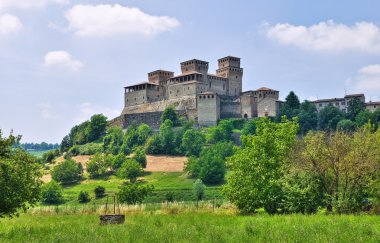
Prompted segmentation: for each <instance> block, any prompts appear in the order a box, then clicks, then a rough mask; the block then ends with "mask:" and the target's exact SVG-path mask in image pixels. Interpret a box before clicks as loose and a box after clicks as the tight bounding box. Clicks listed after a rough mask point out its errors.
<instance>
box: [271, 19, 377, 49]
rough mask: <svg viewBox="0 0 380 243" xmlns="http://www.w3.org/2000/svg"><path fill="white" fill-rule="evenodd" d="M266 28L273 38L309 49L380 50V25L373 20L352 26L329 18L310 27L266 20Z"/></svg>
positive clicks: (282, 42) (286, 43)
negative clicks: (267, 21) (273, 23)
mask: <svg viewBox="0 0 380 243" xmlns="http://www.w3.org/2000/svg"><path fill="white" fill-rule="evenodd" d="M264 30H265V32H266V36H267V37H268V38H269V39H272V40H275V41H277V42H279V43H280V44H283V45H293V46H297V47H300V48H303V49H307V50H314V51H345V50H358V51H363V52H368V53H377V54H379V53H380V28H379V27H378V26H377V25H375V24H374V23H371V22H358V23H355V24H354V25H352V26H348V25H344V24H337V23H335V22H334V21H332V20H329V21H327V22H320V23H318V24H315V25H312V26H309V27H307V26H303V25H298V26H296V25H292V24H289V23H279V24H276V25H274V26H271V25H269V24H265V25H264Z"/></svg>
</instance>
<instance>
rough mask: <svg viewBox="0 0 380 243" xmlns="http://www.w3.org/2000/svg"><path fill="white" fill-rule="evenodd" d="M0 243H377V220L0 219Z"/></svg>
mask: <svg viewBox="0 0 380 243" xmlns="http://www.w3.org/2000/svg"><path fill="white" fill-rule="evenodd" d="M0 239H1V242H218V243H219V242H379V241H380V217H379V216H352V215H345V216H338V215H329V216H326V215H313V216H305V215H285V216H268V215H264V214H263V215H261V214H258V215H255V216H238V215H228V214H223V213H222V214H213V213H204V212H195V211H194V212H184V213H179V214H163V213H162V212H161V213H160V212H159V211H156V212H150V213H146V212H145V213H134V214H130V215H128V214H127V215H126V221H125V224H123V225H108V226H100V225H99V218H98V215H96V214H92V215H85V214H77V215H31V214H26V215H22V216H20V217H19V218H13V219H0Z"/></svg>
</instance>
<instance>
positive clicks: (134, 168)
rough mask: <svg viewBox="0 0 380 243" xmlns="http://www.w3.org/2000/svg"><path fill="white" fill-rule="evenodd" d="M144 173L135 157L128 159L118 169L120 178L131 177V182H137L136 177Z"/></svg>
mask: <svg viewBox="0 0 380 243" xmlns="http://www.w3.org/2000/svg"><path fill="white" fill-rule="evenodd" d="M143 173H144V170H143V168H142V167H141V165H140V164H139V162H137V161H136V160H135V159H127V160H126V161H125V162H124V163H123V164H122V166H121V167H120V169H119V171H118V175H119V177H120V178H123V179H129V180H130V182H131V183H135V182H136V179H137V178H138V177H139V176H142V175H143Z"/></svg>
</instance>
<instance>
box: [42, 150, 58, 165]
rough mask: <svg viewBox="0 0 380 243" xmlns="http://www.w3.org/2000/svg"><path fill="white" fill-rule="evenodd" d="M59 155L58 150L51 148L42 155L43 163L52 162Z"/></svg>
mask: <svg viewBox="0 0 380 243" xmlns="http://www.w3.org/2000/svg"><path fill="white" fill-rule="evenodd" d="M56 156H57V151H56V150H50V151H48V152H46V153H44V154H43V155H42V162H43V163H52V162H53V160H54V159H55V157H56Z"/></svg>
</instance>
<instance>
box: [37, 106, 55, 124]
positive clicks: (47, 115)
mask: <svg viewBox="0 0 380 243" xmlns="http://www.w3.org/2000/svg"><path fill="white" fill-rule="evenodd" d="M38 108H39V111H40V115H41V117H42V118H43V119H45V120H56V119H57V118H58V115H57V114H55V109H54V107H53V106H52V104H50V103H41V104H39V105H38Z"/></svg>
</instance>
